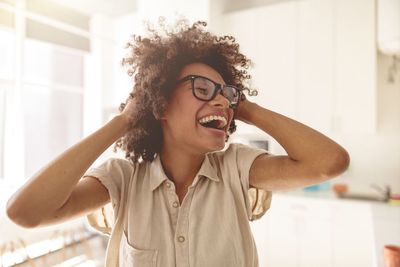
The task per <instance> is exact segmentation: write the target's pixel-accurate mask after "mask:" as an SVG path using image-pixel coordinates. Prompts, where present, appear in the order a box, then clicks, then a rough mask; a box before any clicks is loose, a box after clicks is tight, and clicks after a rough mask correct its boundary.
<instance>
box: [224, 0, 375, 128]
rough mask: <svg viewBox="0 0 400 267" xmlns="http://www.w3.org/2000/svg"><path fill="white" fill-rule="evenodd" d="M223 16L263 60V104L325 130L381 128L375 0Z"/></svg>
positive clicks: (246, 48)
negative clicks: (378, 106)
mask: <svg viewBox="0 0 400 267" xmlns="http://www.w3.org/2000/svg"><path fill="white" fill-rule="evenodd" d="M222 19H223V23H222V27H223V32H225V33H227V34H232V35H234V36H235V37H236V38H237V40H238V42H239V44H240V47H241V50H242V51H243V52H244V53H245V54H246V55H248V56H249V58H251V59H252V60H253V61H254V63H255V64H254V68H253V69H252V74H253V78H254V79H253V82H254V84H253V85H254V87H256V88H259V89H260V94H259V97H258V98H259V99H258V100H257V101H256V102H258V103H260V104H261V105H263V106H265V107H266V108H269V109H271V110H273V111H276V112H278V113H281V114H283V115H286V116H288V117H291V118H294V119H297V120H299V121H300V122H303V123H305V124H307V125H310V126H311V127H313V128H315V129H317V130H319V131H322V132H329V131H337V132H344V133H348V132H352V133H353V132H365V133H373V132H374V131H375V126H376V103H375V102H376V82H375V80H376V45H375V20H376V19H375V2H374V0H351V1H347V0H302V1H283V2H278V3H275V4H270V5H267V6H263V7H258V8H252V9H246V10H242V11H236V12H232V13H227V14H224V16H223V18H222ZM241 128H245V129H241ZM249 129H252V128H251V127H247V128H246V127H238V132H239V133H246V132H250V130H249Z"/></svg>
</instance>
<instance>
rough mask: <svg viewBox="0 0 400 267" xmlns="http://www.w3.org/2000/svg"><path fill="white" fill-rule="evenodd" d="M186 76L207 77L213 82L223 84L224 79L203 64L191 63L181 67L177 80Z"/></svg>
mask: <svg viewBox="0 0 400 267" xmlns="http://www.w3.org/2000/svg"><path fill="white" fill-rule="evenodd" d="M188 75H200V76H204V77H207V78H209V79H211V80H213V81H214V82H217V83H220V84H225V81H224V79H223V78H222V76H221V75H220V74H219V73H218V72H217V71H216V70H215V69H213V68H212V67H210V66H208V65H206V64H203V63H191V64H188V65H186V66H185V67H183V69H182V70H181V72H180V74H179V76H178V80H179V79H182V78H183V77H186V76H188Z"/></svg>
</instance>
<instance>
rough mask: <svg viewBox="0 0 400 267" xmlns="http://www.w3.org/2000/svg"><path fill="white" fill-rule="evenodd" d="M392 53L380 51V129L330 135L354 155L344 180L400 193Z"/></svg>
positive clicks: (398, 90)
mask: <svg viewBox="0 0 400 267" xmlns="http://www.w3.org/2000/svg"><path fill="white" fill-rule="evenodd" d="M391 64H393V59H392V57H390V56H386V55H382V54H381V53H377V106H378V114H377V115H378V116H377V119H378V121H377V129H376V133H375V134H354V135H351V134H346V135H336V134H334V133H333V134H332V135H331V136H332V137H333V138H334V139H335V140H337V141H338V142H339V143H340V144H342V145H343V146H344V147H345V148H346V149H347V150H348V151H349V152H350V154H351V165H350V168H349V170H348V171H347V172H346V173H345V174H343V177H344V178H345V179H342V178H340V180H342V181H347V182H349V184H350V185H354V186H356V187H363V185H364V187H365V186H366V185H369V184H371V183H375V184H380V185H384V184H388V185H390V186H391V187H392V189H393V191H394V192H396V193H400V139H399V137H400V73H399V71H397V76H396V80H395V82H394V83H389V82H388V73H389V67H390V66H391Z"/></svg>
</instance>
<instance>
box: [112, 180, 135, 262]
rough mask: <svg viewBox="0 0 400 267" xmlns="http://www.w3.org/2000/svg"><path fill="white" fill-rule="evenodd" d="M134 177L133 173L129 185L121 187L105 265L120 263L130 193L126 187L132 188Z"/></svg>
mask: <svg viewBox="0 0 400 267" xmlns="http://www.w3.org/2000/svg"><path fill="white" fill-rule="evenodd" d="M132 179H133V173H132V175H131V177H130V179H129V182H128V186H126V187H125V186H122V188H121V201H120V203H119V214H118V217H117V219H116V221H115V223H114V226H113V229H112V232H111V236H110V240H109V241H108V246H107V253H106V262H105V267H118V265H119V250H120V249H119V247H120V243H121V238H122V233H123V230H124V229H123V228H124V225H123V221H124V217H125V203H126V202H127V197H128V193H127V192H125V191H126V190H125V188H128V189H129V188H130V185H131V181H132Z"/></svg>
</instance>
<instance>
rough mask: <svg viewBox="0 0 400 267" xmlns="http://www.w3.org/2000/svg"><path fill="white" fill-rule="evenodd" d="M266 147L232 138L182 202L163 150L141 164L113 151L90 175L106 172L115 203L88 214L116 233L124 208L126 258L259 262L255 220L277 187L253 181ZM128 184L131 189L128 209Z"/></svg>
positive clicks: (241, 266)
mask: <svg viewBox="0 0 400 267" xmlns="http://www.w3.org/2000/svg"><path fill="white" fill-rule="evenodd" d="M263 153H267V151H265V150H261V149H255V148H251V147H249V146H245V145H241V144H231V145H229V147H228V148H227V149H226V150H225V151H219V152H214V153H209V154H207V155H206V157H205V160H204V161H203V163H202V166H201V168H200V170H199V172H198V174H197V175H196V177H195V179H194V180H193V183H192V185H191V186H189V188H188V191H187V194H186V196H185V197H184V199H183V201H182V203H181V204H179V199H178V195H177V194H176V191H175V185H174V183H173V182H172V181H171V180H169V179H168V177H167V176H166V175H165V173H164V170H163V168H162V165H161V162H160V158H159V156H157V157H156V158H155V160H154V161H153V162H151V163H150V162H141V163H135V164H132V163H130V162H129V161H128V160H125V159H118V158H111V159H109V160H107V161H105V162H104V163H102V164H101V165H100V166H98V167H95V168H91V169H89V170H88V171H87V172H86V173H85V175H84V176H93V177H96V178H97V179H99V180H100V182H101V183H102V184H103V185H104V186H105V187H106V188H107V189H108V191H109V194H110V198H111V205H109V207H108V208H103V209H102V212H100V210H99V211H97V212H96V213H94V214H91V215H89V216H88V219H89V223H90V224H91V225H92V226H93V227H95V228H96V229H98V230H99V231H101V232H103V233H107V234H111V237H112V235H113V232H114V230H115V229H112V228H113V223H114V222H115V221H116V220H117V218H118V217H119V216H124V217H123V218H122V219H120V220H121V221H122V223H121V226H120V227H122V228H123V229H121V230H123V231H122V235H121V238H120V239H118V242H119V266H137V267H144V266H154V267H155V266H157V267H175V266H177V267H187V266H191V267H214V266H215V267H223V266H227V267H233V266H234V267H253V266H258V256H257V249H256V245H255V242H254V239H253V236H252V233H251V229H250V224H249V221H252V220H254V219H258V218H260V217H261V216H262V215H263V214H264V213H265V212H266V211H267V209H268V208H269V206H270V202H271V195H272V194H271V192H267V191H263V190H260V189H256V188H249V170H250V167H251V164H252V163H253V161H254V159H255V158H256V157H257V156H258V155H260V154H263ZM122 187H125V190H126V191H124V192H128V193H127V196H126V203H125V204H126V205H124V206H125V209H124V211H121V210H120V207H121V205H120V204H121V203H120V202H121V192H122V190H121V189H122ZM110 207H112V209H110ZM107 210H108V211H107ZM110 210H112V211H113V215H107V213H108V212H109V211H110ZM111 229H112V230H111ZM109 246H110V244H109ZM108 249H109V248H108ZM107 256H108V255H107Z"/></svg>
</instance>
